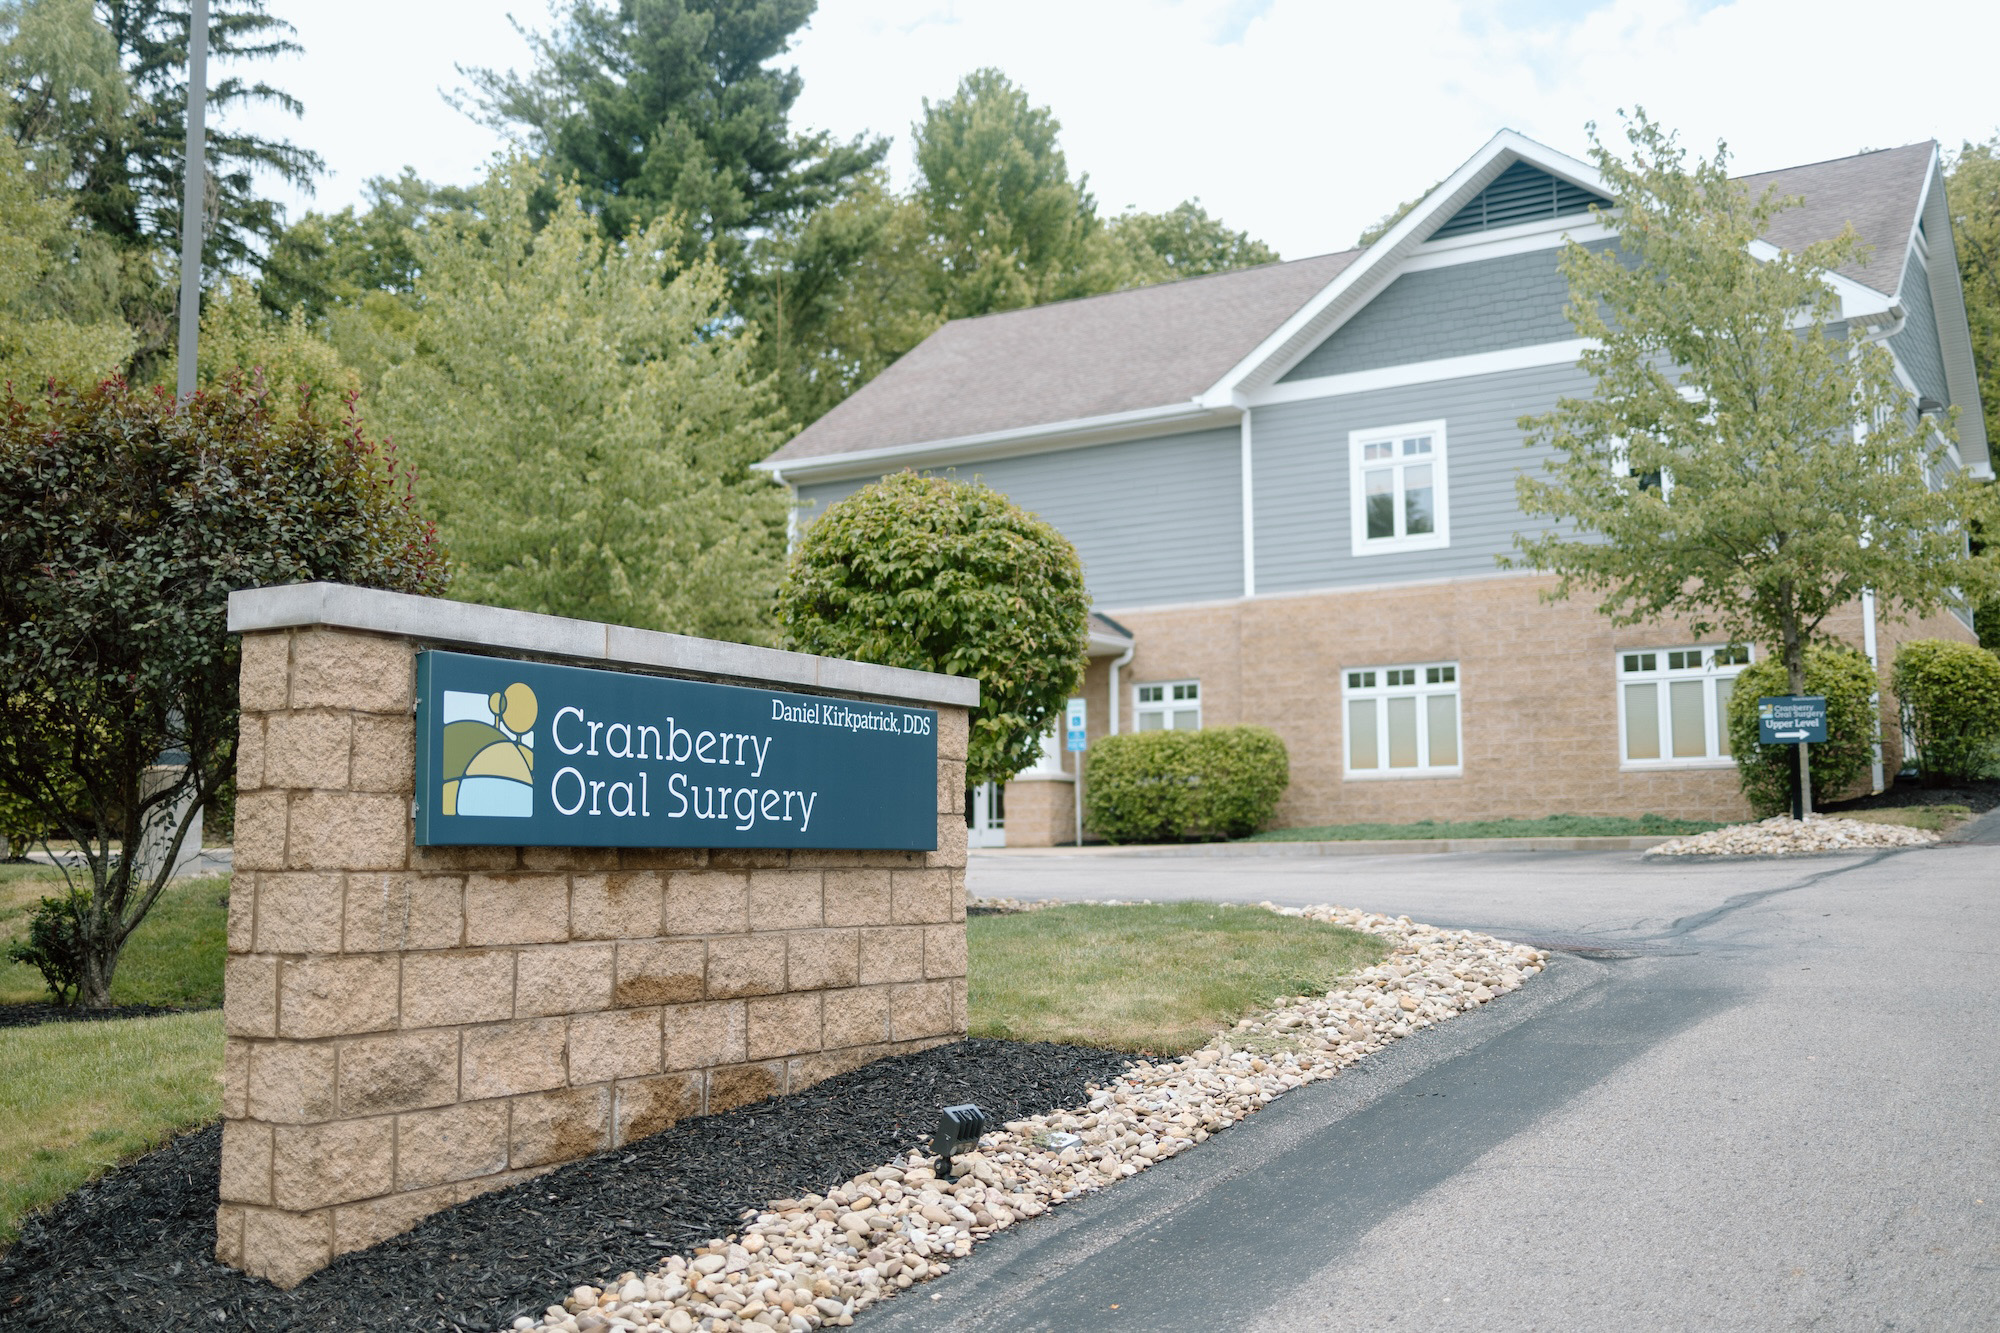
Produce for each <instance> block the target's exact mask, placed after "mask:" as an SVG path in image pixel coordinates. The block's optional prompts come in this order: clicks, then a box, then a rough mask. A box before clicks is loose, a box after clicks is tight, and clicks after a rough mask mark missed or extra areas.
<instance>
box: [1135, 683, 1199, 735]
mask: <svg viewBox="0 0 2000 1333" xmlns="http://www.w3.org/2000/svg"><path fill="white" fill-rule="evenodd" d="M1132 697H1133V708H1132V712H1133V715H1134V716H1135V717H1136V718H1137V719H1138V728H1139V730H1140V731H1200V730H1201V682H1200V681H1198V680H1163V681H1161V682H1159V683H1158V684H1156V685H1135V686H1133V687H1132Z"/></svg>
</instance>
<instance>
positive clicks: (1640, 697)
mask: <svg viewBox="0 0 2000 1333" xmlns="http://www.w3.org/2000/svg"><path fill="white" fill-rule="evenodd" d="M1748 665H1750V649H1749V647H1748V645H1745V644H1723V645H1721V646H1719V647H1705V648H1700V647H1696V648H1659V649H1651V648H1649V649H1643V650H1640V651H1637V652H1624V653H1620V654H1618V753H1619V755H1620V759H1621V762H1622V763H1623V765H1624V766H1626V767H1634V768H1671V767H1675V766H1679V767H1683V768H1693V767H1699V766H1704V765H1717V766H1719V765H1722V764H1726V763H1729V762H1730V756H1729V696H1730V694H1731V693H1732V692H1733V691H1734V690H1735V688H1736V677H1737V676H1738V675H1739V674H1741V672H1742V670H1743V668H1744V667H1746V666H1748Z"/></svg>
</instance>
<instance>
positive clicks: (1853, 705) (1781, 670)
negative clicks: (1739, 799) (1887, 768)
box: [1729, 645, 1878, 816]
mask: <svg viewBox="0 0 2000 1333" xmlns="http://www.w3.org/2000/svg"><path fill="white" fill-rule="evenodd" d="M1877 688H1878V686H1877V683H1876V679H1875V668H1874V667H1872V666H1870V665H1868V659H1867V657H1865V656H1864V655H1862V654H1861V653H1858V652H1856V651H1854V649H1852V648H1847V647H1833V646H1823V645H1815V646H1813V647H1811V648H1808V649H1806V690H1805V692H1806V693H1807V694H1818V695H1824V696H1825V697H1826V735H1827V739H1826V743H1825V744H1823V745H1815V746H1813V747H1812V752H1811V763H1812V785H1813V801H1814V803H1815V804H1817V803H1818V802H1820V801H1821V800H1834V799H1836V798H1838V797H1839V796H1840V795H1841V794H1842V793H1843V792H1845V791H1847V789H1848V788H1850V787H1852V786H1853V785H1854V784H1855V783H1856V782H1858V781H1860V780H1861V779H1862V778H1863V777H1865V776H1866V775H1867V773H1868V769H1869V766H1870V765H1871V764H1872V763H1873V762H1874V758H1875V699H1874V696H1875V691H1876V689H1877ZM1791 692H1792V690H1791V686H1790V684H1789V682H1787V680H1786V679H1785V664H1784V662H1783V661H1781V660H1780V659H1778V658H1775V657H1765V658H1761V659H1759V660H1758V661H1756V662H1753V663H1751V664H1750V665H1749V666H1747V667H1745V668H1743V672H1742V674H1741V675H1739V676H1737V678H1736V687H1735V689H1734V690H1733V691H1732V692H1731V693H1730V696H1729V748H1730V751H1731V752H1732V753H1733V754H1734V755H1735V756H1736V776H1737V780H1738V782H1740V783H1741V784H1742V787H1743V795H1744V797H1745V798H1746V799H1748V800H1749V802H1750V808H1751V809H1753V810H1755V811H1756V812H1757V813H1758V815H1759V816H1769V815H1776V814H1783V813H1784V812H1786V811H1788V810H1790V809H1791V807H1792V784H1793V781H1794V779H1795V777H1796V775H1797V773H1798V769H1799V758H1798V747H1797V746H1795V745H1760V744H1758V742H1757V700H1758V699H1759V698H1762V697H1765V696H1769V695H1780V694H1790V693H1791Z"/></svg>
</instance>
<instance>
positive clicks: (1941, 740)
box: [1890, 639, 2000, 782]
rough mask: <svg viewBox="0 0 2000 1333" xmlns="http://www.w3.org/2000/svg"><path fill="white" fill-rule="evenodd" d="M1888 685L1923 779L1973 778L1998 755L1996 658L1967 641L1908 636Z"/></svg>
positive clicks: (1999, 671) (1999, 675)
mask: <svg viewBox="0 0 2000 1333" xmlns="http://www.w3.org/2000/svg"><path fill="white" fill-rule="evenodd" d="M1890 687H1891V688H1892V689H1894V690H1895V692H1896V701H1897V703H1898V704H1899V705H1900V706H1901V708H1902V713H1903V730H1904V731H1906V732H1908V733H1909V735H1910V737H1911V739H1913V740H1914V741H1915V742H1916V746H1917V762H1918V764H1919V765H1921V767H1922V769H1923V774H1924V781H1926V782H1943V781H1949V780H1953V779H1964V778H1977V777H1980V776H1981V775H1982V774H1984V773H1985V771H1986V769H1987V768H1988V766H1989V765H1991V764H1992V763H1993V761H1994V759H1995V757H1996V756H1997V755H2000V657H1995V656H1994V655H1993V654H1992V653H1990V652H1988V651H1987V650H1986V649H1984V648H1980V647H1978V646H1976V645H1974V644H1970V643H1954V642H1953V641H1951V640H1950V639H1912V640H1910V641H1909V642H1908V643H1906V644H1904V645H1903V646H1902V647H1900V648H1898V649H1897V650H1896V666H1895V670H1894V672H1893V674H1892V675H1891V677H1890Z"/></svg>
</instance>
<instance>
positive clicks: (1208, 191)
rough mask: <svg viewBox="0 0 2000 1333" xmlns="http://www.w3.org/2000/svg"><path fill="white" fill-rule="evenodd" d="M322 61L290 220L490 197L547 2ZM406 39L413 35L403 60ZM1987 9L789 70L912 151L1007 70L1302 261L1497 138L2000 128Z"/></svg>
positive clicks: (1256, 16) (320, 45)
mask: <svg viewBox="0 0 2000 1333" xmlns="http://www.w3.org/2000/svg"><path fill="white" fill-rule="evenodd" d="M269 8H270V10H271V12H272V13H274V14H276V15H278V16H279V17H282V18H285V19H287V20H289V21H290V22H292V23H293V24H294V25H296V27H297V28H298V37H299V41H300V42H301V44H302V45H303V46H304V47H305V52H304V54H303V55H302V56H297V57H290V58H287V59H285V60H283V61H279V62H273V63H271V64H268V65H267V66H265V67H264V68H263V69H262V70H260V71H259V72H261V73H263V74H264V75H265V77H267V78H269V79H270V80H271V81H272V82H274V83H276V84H277V85H278V86H280V87H282V88H285V89H286V90H288V91H290V92H292V93H293V94H295V95H296V96H297V97H299V98H300V99H301V100H302V101H303V102H304V103H305V106H306V113H305V116H304V118H303V120H291V119H289V118H285V117H279V116H277V115H275V114H271V113H260V114H258V115H257V116H255V117H254V118H253V117H249V116H239V117H237V119H236V122H235V123H238V124H250V123H254V124H256V125H257V127H258V128H260V129H263V130H264V131H265V132H273V131H276V132H280V133H283V134H285V135H286V136H287V137H290V138H291V139H293V140H294V141H295V142H297V143H300V144H302V145H304V146H306V147H309V148H312V149H314V150H316V151H318V152H319V153H320V154H321V155H322V156H324V157H325V159H326V162H327V166H328V172H327V174H326V175H325V176H324V177H323V178H322V179H321V181H320V182H319V185H318V188H317V191H316V193H315V194H314V196H312V197H311V198H306V197H304V196H302V195H299V194H298V193H296V192H294V191H290V190H287V189H283V188H274V187H276V183H275V182H274V183H272V185H271V186H267V188H271V189H272V191H273V193H274V194H275V195H277V197H279V198H281V199H284V200H286V201H287V202H288V204H289V206H290V207H291V208H292V209H293V211H294V213H296V211H297V210H298V209H299V208H302V207H316V208H322V209H337V208H339V207H342V206H344V205H347V204H353V203H358V202H360V201H361V199H362V197H363V187H364V185H365V183H366V181H367V180H368V178H370V177H371V176H376V175H385V174H388V175H393V174H395V173H396V172H398V171H400V170H401V169H402V168H403V167H404V166H406V165H407V166H412V167H414V168H416V170H417V171H418V172H419V173H420V174H421V175H423V176H425V177H427V178H430V179H433V180H437V181H444V182H454V183H465V182H469V181H471V180H473V179H475V178H476V177H477V176H478V175H479V174H480V172H481V171H482V169H483V166H484V164H485V163H486V162H487V161H488V160H489V159H490V158H491V156H492V155H493V154H494V153H495V152H496V151H499V150H501V149H502V148H504V146H505V143H506V140H505V137H504V136H503V135H502V134H501V133H500V132H499V131H496V130H494V129H491V128H489V127H487V126H484V125H481V124H479V123H477V122H476V121H474V120H473V119H471V118H470V117H468V116H466V115H465V114H464V113H462V112H460V111H458V110H456V109H454V108H453V107H452V106H451V105H449V104H448V102H447V100H446V94H447V93H450V92H452V91H453V90H456V89H458V88H460V87H462V86H463V83H464V80H463V79H462V78H461V76H460V75H459V74H458V73H457V69H456V67H457V66H468V67H472V66H499V67H509V66H511V67H517V68H525V67H526V66H527V63H528V60H529V48H528V46H527V43H526V42H525V40H524V39H523V38H522V37H521V35H520V34H519V33H518V32H517V31H516V29H515V28H514V27H513V26H512V24H511V23H510V22H509V15H510V14H511V15H512V16H513V17H514V18H515V19H518V20H519V21H520V22H522V23H523V24H526V25H527V26H529V27H530V28H534V27H545V26H547V24H548V22H549V16H548V11H547V10H546V9H545V8H543V7H541V3H540V0H513V2H512V3H509V2H508V0H415V2H414V3H412V2H411V0H401V2H400V3H392V2H391V0H340V3H338V4H334V3H329V0H270V5H269ZM384 34H392V35H393V40H388V41H385V40H383V37H384ZM1996 49H2000V5H1994V4H1991V3H1981V2H1980V0H1957V2H1956V3H1949V2H1946V0H1901V3H1898V4H1895V5H1884V4H1881V3H1879V0H1871V3H1867V4H1862V3H1858V2H1857V0H1813V3H1810V4H1808V3H1804V2H1803V0H1734V2H1733V3H1728V2H1723V3H1718V2H1717V0H1601V2H1596V0H1397V3H1394V4H1380V3H1374V4H1360V3H1349V0H820V5H819V11H818V13H817V14H816V15H815V17H814V18H813V20H812V22H811V25H810V26H809V27H808V28H807V29H806V30H805V31H804V32H802V33H801V34H800V35H799V37H798V38H797V40H796V41H795V43H794V46H793V49H792V51H791V52H790V53H789V54H788V55H787V56H786V57H785V58H784V59H785V62H788V63H791V64H794V65H796V66H797V67H798V69H799V72H800V74H801V76H802V77H803V79H804V81H805V92H804V94H803V96H802V97H801V98H800V99H799V102H798V104H797V106H796V108H795V109H794V114H793V124H794V126H795V127H798V128H802V129H824V130H830V131H832V132H833V133H835V134H836V135H839V136H842V137H848V136H852V135H856V134H862V133H868V132H873V133H877V134H886V135H890V136H893V138H894V139H895V146H894V147H893V148H892V149H891V153H890V163H891V167H892V170H893V171H894V173H895V176H896V179H897V180H898V182H899V183H903V184H906V183H907V182H908V180H909V177H910V174H911V163H910V148H909V143H910V125H911V123H912V122H913V121H915V120H916V119H917V118H918V117H919V116H920V115H921V114H922V110H923V101H924V99H925V98H930V99H932V100H934V101H935V100H937V99H940V98H943V97H947V96H949V95H950V93H951V91H952V88H953V87H954V86H955V84H956V83H957V81H958V80H959V78H960V77H962V76H963V75H964V74H966V73H968V72H970V71H971V70H974V69H977V68H979V67H981V66H983V65H992V66H997V67H999V68H1000V69H1002V70H1004V71H1005V72H1006V73H1007V74H1008V75H1009V76H1010V77H1011V78H1012V79H1013V80H1014V81H1015V82H1016V83H1018V84H1020V85H1021V86H1022V87H1024V88H1025V89H1026V90H1027V91H1028V93H1029V95H1030V96H1031V97H1032V98H1033V99H1034V100H1035V101H1036V102H1037V103H1040V104H1042V105H1046V106H1049V107H1051V108H1053V110H1054V111H1055V114H1056V116H1057V118H1058V119H1059V120H1060V121H1061V122H1062V126H1063V133H1062V145H1063V148H1064V150H1065V152H1066V153H1067V155H1068V159H1069V164H1070V169H1071V170H1072V172H1088V173H1089V178H1090V188H1091V190H1092V192H1093V193H1094V194H1095V195H1096V196H1097V200H1098V204H1099V208H1100V211H1101V212H1104V213H1107V214H1109V213H1116V212H1119V211H1121V210H1123V209H1125V208H1140V209H1145V210H1148V211H1156V210H1161V209H1167V208H1171V207H1173V206H1174V205H1175V204H1177V203H1179V202H1180V201H1182V200H1183V199H1187V198H1190V197H1198V198H1200V199H1201V201H1202V203H1203V204H1204V206H1206V207H1207V208H1208V210H1209V211H1210V212H1211V213H1213V214H1215V215H1217V216H1219V217H1221V218H1222V219H1224V220H1225V221H1226V222H1227V223H1228V224H1229V225H1230V226H1232V227H1236V228H1239V229H1242V230H1245V231H1248V232H1249V233H1250V234H1251V235H1252V236H1255V237H1257V238H1258V239H1260V240H1263V241H1265V242H1267V243H1269V244H1271V245H1273V246H1275V247H1276V248H1277V249H1278V251H1279V252H1280V253H1281V254H1283V255H1284V256H1285V257H1287V258H1297V257H1302V256H1305V255H1311V254H1319V253H1323V252H1326V251H1330V250H1340V249H1345V248H1347V247H1348V246H1350V245H1352V244H1353V242H1354V238H1355V236H1356V235H1357V234H1358V233H1359V232H1360V231H1361V230H1362V229H1363V228H1364V227H1366V226H1368V225H1369V224H1370V223H1372V222H1374V221H1375V220H1376V219H1377V218H1379V217H1381V216H1382V215H1383V214H1384V213H1386V212H1388V211H1390V210H1391V209H1393V208H1394V207H1395V206H1396V205H1397V204H1399V203H1400V202H1402V201H1403V200H1406V199H1410V198H1413V197H1416V196H1418V195H1420V194H1422V193H1423V192H1424V191H1425V190H1427V189H1428V188H1429V187H1430V186H1431V185H1432V184H1433V183H1435V182H1436V181H1437V180H1439V179H1441V178H1442V177H1444V176H1446V175H1448V174H1449V173H1450V172H1451V171H1453V170H1454V169H1456V168H1457V167H1458V165H1459V164H1460V163H1461V162H1463V161H1464V160H1465V159H1466V158H1467V157H1469V156H1471V155H1472V153H1473V152H1474V151H1475V150H1476V149H1477V148H1478V147H1479V145H1480V144H1482V143H1483V142H1485V141H1486V140H1487V139H1488V138H1489V137H1491V136H1492V134H1493V133H1494V132H1495V131H1496V130H1499V129H1501V128H1503V127H1504V128H1508V129H1514V130H1518V131H1520V132H1521V133H1523V134H1526V135H1529V136H1530V137H1532V138H1535V139H1539V140H1541V141H1542V142H1544V143H1547V144H1549V145H1551V146H1553V147H1555V148H1558V149H1561V150H1563V151H1566V152H1570V153H1575V154H1578V155H1582V153H1583V152H1584V150H1585V148H1586V147H1587V144H1588V139H1587V137H1586V131H1585V126H1586V124H1587V123H1588V122H1591V121H1596V122H1598V123H1599V124H1600V125H1603V126H1605V127H1606V129H1607V131H1609V132H1610V133H1612V134H1615V132H1616V131H1615V127H1616V124H1617V119H1618V113H1619V110H1620V109H1621V108H1629V107H1632V106H1635V105H1641V106H1644V107H1645V108H1646V110H1647V111H1648V112H1649V113H1650V114H1651V115H1652V116H1653V117H1654V118H1655V119H1656V120H1659V121H1661V122H1662V123H1664V124H1666V125H1668V126H1670V127H1672V128H1675V129H1678V130H1679V131H1681V133H1682V135H1683V137H1684V139H1685V140H1686V141H1687V142H1688V143H1689V144H1690V145H1692V146H1694V147H1697V148H1698V149H1700V150H1702V151H1707V150H1708V149H1710V148H1712V147H1713V145H1714V144H1715V142H1716V141H1717V140H1718V139H1726V140H1727V142H1728V144H1729V148H1730V153H1731V159H1732V162H1733V164H1734V166H1735V168H1736V169H1737V170H1740V171H1745V172H1749V171H1763V170H1769V169H1772V168H1776V167H1783V166H1791V165H1795V164H1798V163H1803V162H1814V161H1819V160H1822V159H1825V158H1830V157H1842V156H1846V155H1848V154H1850V153H1854V152H1859V151H1862V150H1864V149H1868V148H1890V147H1895V146H1897V145H1899V144H1905V143H1911V142H1914V141H1918V140H1923V139H1931V138H1935V139H1937V140H1939V141H1940V142H1942V143H1943V144H1944V145H1945V146H1946V147H1947V148H1953V147H1956V146H1957V145H1958V144H1959V143H1960V142H1962V141H1963V140H1966V139H1975V140H1980V139H1986V138H1989V137H1991V136H1992V135H1994V134H1995V133H1996V132H2000V97H1995V96H1994V95H1993V93H1992V91H1991V90H1992V87H1993V82H1992V78H1991V70H1992V53H1993V52H1994V51H1995V50H1996Z"/></svg>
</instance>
